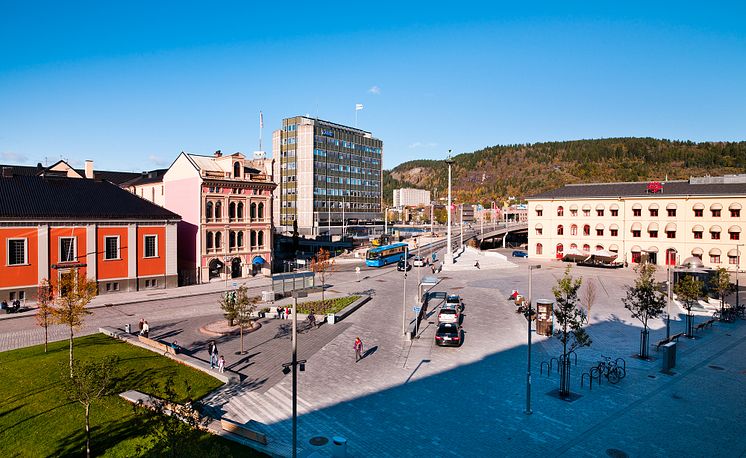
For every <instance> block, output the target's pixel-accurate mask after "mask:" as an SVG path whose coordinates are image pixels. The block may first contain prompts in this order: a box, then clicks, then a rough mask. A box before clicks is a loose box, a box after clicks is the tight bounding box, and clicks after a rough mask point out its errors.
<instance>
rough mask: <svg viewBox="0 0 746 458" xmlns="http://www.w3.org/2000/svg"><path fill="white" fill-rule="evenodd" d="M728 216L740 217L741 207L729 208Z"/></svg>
mask: <svg viewBox="0 0 746 458" xmlns="http://www.w3.org/2000/svg"><path fill="white" fill-rule="evenodd" d="M730 217H731V218H740V217H741V209H740V208H738V209H733V208H732V209H731V210H730Z"/></svg>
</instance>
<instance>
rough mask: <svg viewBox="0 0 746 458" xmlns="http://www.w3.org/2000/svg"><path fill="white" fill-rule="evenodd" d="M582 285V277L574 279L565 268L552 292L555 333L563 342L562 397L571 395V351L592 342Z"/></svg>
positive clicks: (560, 391)
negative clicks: (582, 300) (586, 328)
mask: <svg viewBox="0 0 746 458" xmlns="http://www.w3.org/2000/svg"><path fill="white" fill-rule="evenodd" d="M581 285H582V279H581V278H578V279H573V278H572V275H570V267H568V268H567V269H565V274H564V276H563V277H562V278H560V279H559V280H558V281H557V285H555V286H554V287H553V288H552V294H554V298H555V301H556V304H555V305H554V317H555V319H556V320H557V325H558V326H557V328H556V330H555V332H554V335H555V336H556V337H557V338H558V339H559V340H560V342H562V357H561V360H560V372H561V375H560V389H559V394H560V396H561V397H567V396H569V395H570V360H569V357H568V355H569V353H570V352H572V351H574V350H575V349H577V348H581V347H587V346H589V345H590V344H591V342H592V341H591V338H590V336H589V335H588V333H587V332H586V331H585V329H584V328H583V325H585V324H586V322H587V321H588V317H587V315H586V314H585V311H583V309H582V307H581V306H580V300H579V299H578V290H579V289H580V286H581Z"/></svg>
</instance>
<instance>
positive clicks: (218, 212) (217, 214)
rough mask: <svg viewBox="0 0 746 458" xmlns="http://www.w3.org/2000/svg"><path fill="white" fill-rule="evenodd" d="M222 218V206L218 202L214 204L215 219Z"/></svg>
mask: <svg viewBox="0 0 746 458" xmlns="http://www.w3.org/2000/svg"><path fill="white" fill-rule="evenodd" d="M222 217H223V204H221V203H220V202H217V203H215V219H218V220H219V219H221V218H222Z"/></svg>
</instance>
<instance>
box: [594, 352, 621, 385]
mask: <svg viewBox="0 0 746 458" xmlns="http://www.w3.org/2000/svg"><path fill="white" fill-rule="evenodd" d="M601 358H603V360H602V361H599V362H598V365H597V366H596V367H594V368H593V369H591V371H593V370H594V369H595V371H596V373H595V374H592V375H591V377H598V378H599V379H600V378H601V375H603V376H605V377H606V380H608V381H609V383H612V384H617V383H619V381H620V380H621V379H623V378H624V377H625V376H626V375H627V373H626V371H625V370H624V368H623V367H621V366H619V365H618V364H617V362H616V361H612V360H611V358H610V357H608V356H604V355H601Z"/></svg>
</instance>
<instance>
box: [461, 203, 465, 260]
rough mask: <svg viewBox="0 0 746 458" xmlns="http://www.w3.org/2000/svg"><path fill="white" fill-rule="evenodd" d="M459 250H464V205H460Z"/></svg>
mask: <svg viewBox="0 0 746 458" xmlns="http://www.w3.org/2000/svg"><path fill="white" fill-rule="evenodd" d="M460 219H461V249H463V248H464V204H463V203H462V204H461V216H460Z"/></svg>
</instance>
